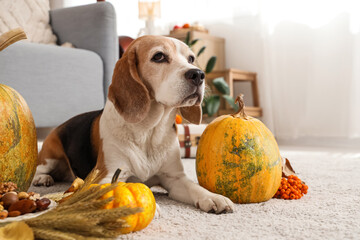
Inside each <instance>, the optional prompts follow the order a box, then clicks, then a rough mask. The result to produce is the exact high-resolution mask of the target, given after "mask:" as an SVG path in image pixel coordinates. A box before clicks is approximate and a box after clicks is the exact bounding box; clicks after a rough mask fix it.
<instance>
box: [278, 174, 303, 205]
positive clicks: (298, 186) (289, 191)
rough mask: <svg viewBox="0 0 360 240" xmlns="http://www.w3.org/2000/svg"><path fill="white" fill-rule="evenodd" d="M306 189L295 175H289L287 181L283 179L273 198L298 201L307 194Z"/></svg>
mask: <svg viewBox="0 0 360 240" xmlns="http://www.w3.org/2000/svg"><path fill="white" fill-rule="evenodd" d="M308 188H309V187H308V186H307V185H306V184H305V183H303V182H302V181H301V180H300V179H299V178H298V177H297V176H295V175H290V176H289V177H288V178H287V179H286V178H284V177H283V178H282V179H281V184H280V187H279V189H278V191H277V192H276V193H275V195H274V198H281V199H291V200H292V199H300V198H301V197H302V196H304V194H307V190H308Z"/></svg>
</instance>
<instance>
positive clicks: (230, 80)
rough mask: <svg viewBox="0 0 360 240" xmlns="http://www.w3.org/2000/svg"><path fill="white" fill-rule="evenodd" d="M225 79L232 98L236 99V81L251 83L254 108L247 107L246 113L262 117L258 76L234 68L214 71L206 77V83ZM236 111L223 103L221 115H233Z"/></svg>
mask: <svg viewBox="0 0 360 240" xmlns="http://www.w3.org/2000/svg"><path fill="white" fill-rule="evenodd" d="M218 77H223V78H224V79H225V81H226V82H227V84H228V85H229V88H230V96H232V97H234V81H247V82H251V91H252V95H253V103H254V106H246V107H245V113H246V114H247V115H249V116H252V117H261V116H262V108H261V107H260V103H259V92H258V85H257V76H256V73H254V72H247V71H242V70H238V69H234V68H230V69H226V70H220V71H213V72H211V73H209V74H207V75H206V81H207V82H208V81H211V80H212V79H215V78H218ZM233 112H234V110H232V109H231V107H230V106H229V104H227V103H223V109H220V110H219V115H223V114H229V113H233Z"/></svg>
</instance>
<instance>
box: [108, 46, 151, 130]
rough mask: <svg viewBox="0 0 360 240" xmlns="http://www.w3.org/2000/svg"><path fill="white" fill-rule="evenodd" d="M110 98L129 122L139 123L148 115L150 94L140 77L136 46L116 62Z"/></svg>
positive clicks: (130, 48)
mask: <svg viewBox="0 0 360 240" xmlns="http://www.w3.org/2000/svg"><path fill="white" fill-rule="evenodd" d="M108 98H109V100H111V101H112V102H113V103H114V106H115V108H116V110H117V111H118V112H119V114H120V115H121V116H122V117H123V118H124V119H125V121H127V122H130V123H137V122H140V121H141V120H143V119H144V118H145V117H146V116H147V114H148V112H149V110H150V95H149V91H148V90H147V88H146V86H145V85H144V83H143V82H142V81H141V79H140V77H139V73H138V69H137V55H136V48H135V47H134V46H130V47H129V49H128V50H127V51H126V52H125V54H124V55H123V56H122V57H121V59H120V60H118V62H117V63H116V66H115V69H114V73H113V78H112V83H111V85H110V87H109V94H108Z"/></svg>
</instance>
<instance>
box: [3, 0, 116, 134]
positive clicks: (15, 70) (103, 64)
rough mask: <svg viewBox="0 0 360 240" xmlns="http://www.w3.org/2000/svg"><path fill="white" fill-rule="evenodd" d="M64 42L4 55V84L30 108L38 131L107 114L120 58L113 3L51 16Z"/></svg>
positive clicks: (23, 46) (22, 45)
mask: <svg viewBox="0 0 360 240" xmlns="http://www.w3.org/2000/svg"><path fill="white" fill-rule="evenodd" d="M50 19H51V21H50V24H51V26H52V28H53V31H54V33H55V34H56V36H57V37H58V43H59V44H62V43H64V42H70V43H72V44H73V45H74V46H75V47H76V48H64V47H60V46H52V45H44V44H35V43H28V42H18V43H15V44H13V45H11V46H9V47H8V48H6V49H5V50H3V51H2V52H1V53H0V83H2V84H5V85H8V86H10V87H12V88H14V89H15V90H17V91H18V92H19V93H20V94H21V95H22V96H23V97H24V98H25V100H26V102H27V103H28V105H29V107H30V110H31V111H32V114H33V117H34V120H35V125H36V127H37V128H48V127H54V126H57V125H59V124H60V123H62V122H64V121H66V120H67V119H69V118H71V117H72V116H75V115H77V114H80V113H83V112H86V111H92V110H97V109H101V108H103V106H104V102H105V99H106V96H107V89H108V86H109V84H110V82H111V77H112V72H113V69H114V66H115V63H116V61H117V59H118V52H119V51H118V41H117V33H116V15H115V11H114V8H113V6H112V5H111V4H110V3H106V2H104V3H96V4H91V5H85V6H79V7H72V8H63V9H57V10H53V11H50Z"/></svg>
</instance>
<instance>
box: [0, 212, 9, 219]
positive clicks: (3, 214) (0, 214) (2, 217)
mask: <svg viewBox="0 0 360 240" xmlns="http://www.w3.org/2000/svg"><path fill="white" fill-rule="evenodd" d="M7 216H8V211H6V210H2V211H1V212H0V219H5V218H7Z"/></svg>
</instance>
